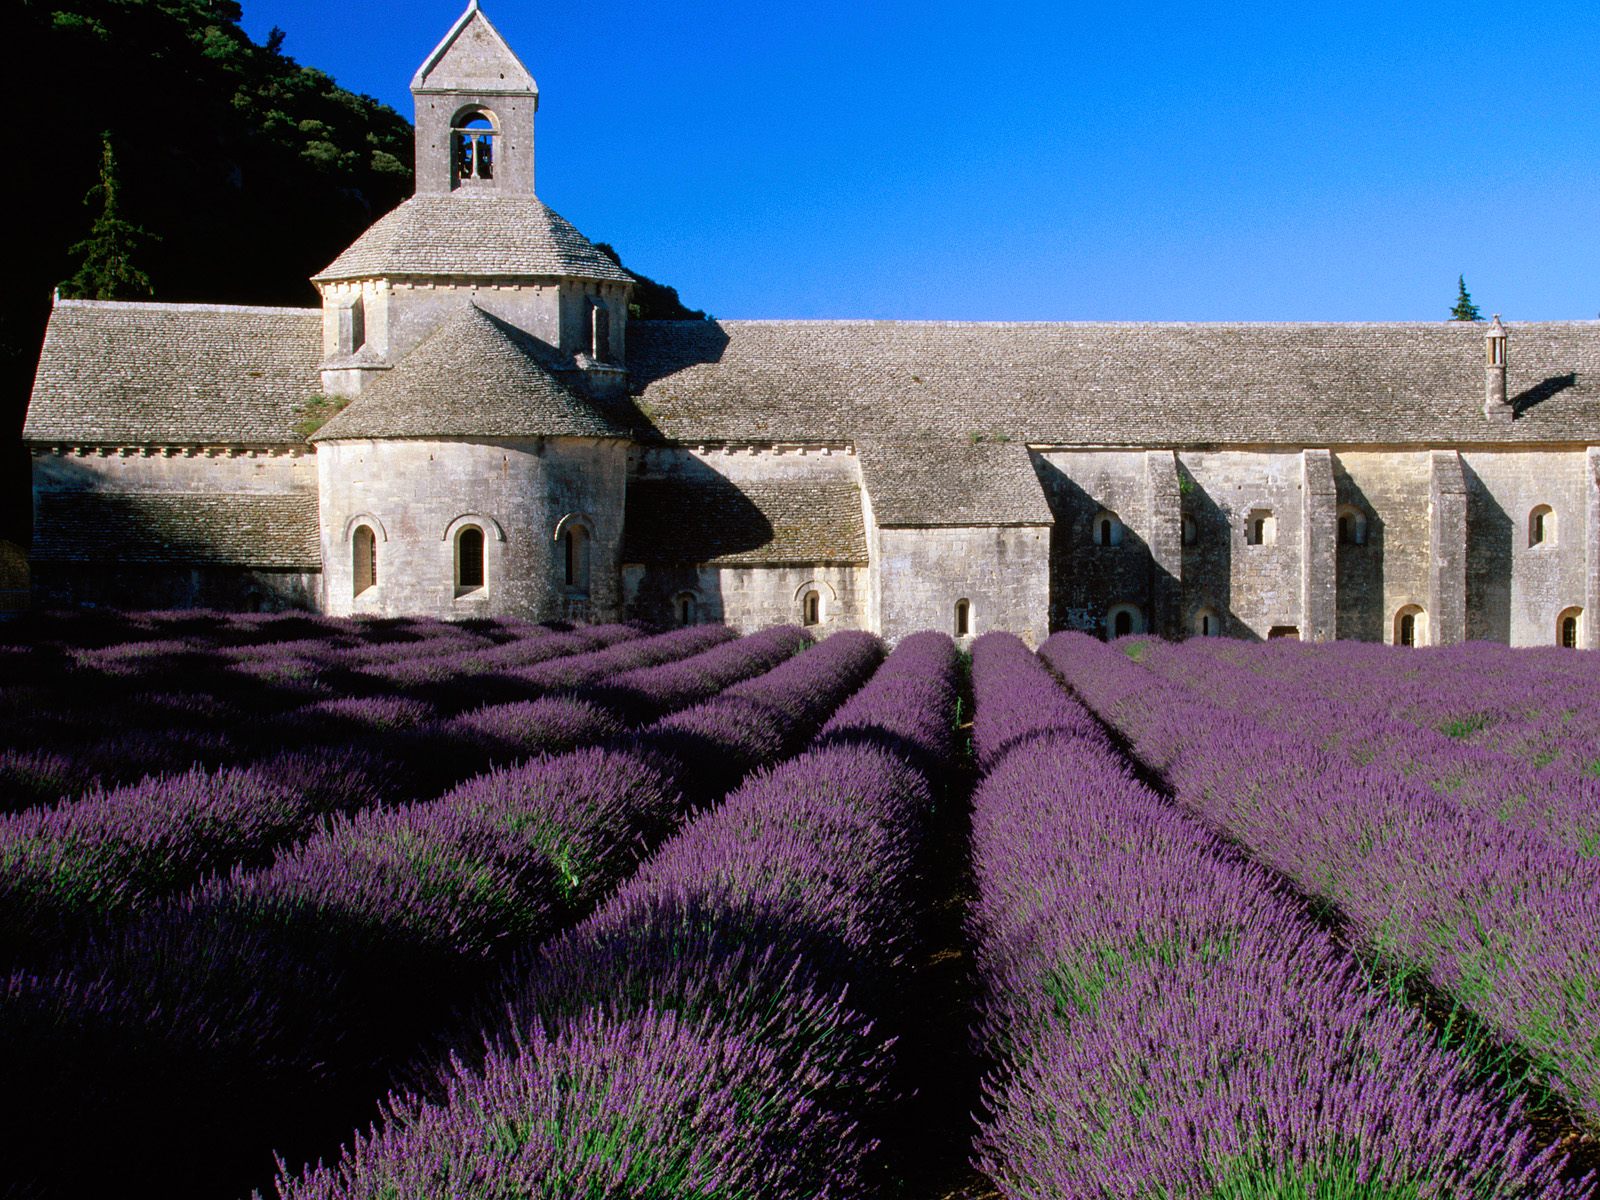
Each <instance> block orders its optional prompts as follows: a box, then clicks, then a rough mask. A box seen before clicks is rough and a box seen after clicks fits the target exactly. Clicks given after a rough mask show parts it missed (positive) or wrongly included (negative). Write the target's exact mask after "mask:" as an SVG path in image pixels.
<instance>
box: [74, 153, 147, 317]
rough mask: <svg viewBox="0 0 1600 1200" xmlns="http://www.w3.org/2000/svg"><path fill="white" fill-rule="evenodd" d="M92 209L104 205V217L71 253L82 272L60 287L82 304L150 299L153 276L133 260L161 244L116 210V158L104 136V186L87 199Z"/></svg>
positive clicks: (90, 228) (84, 199)
mask: <svg viewBox="0 0 1600 1200" xmlns="http://www.w3.org/2000/svg"><path fill="white" fill-rule="evenodd" d="M83 202H84V203H85V204H87V205H91V206H92V205H94V204H95V203H96V202H98V203H99V205H100V215H99V216H97V217H96V218H95V219H94V224H93V225H92V226H90V227H89V236H88V237H86V238H84V239H83V240H82V241H80V242H77V243H76V244H74V245H73V246H72V248H71V249H70V250H69V251H68V253H69V254H71V255H72V257H73V258H77V259H80V260H81V261H80V262H79V264H78V270H77V272H76V274H74V275H73V276H72V278H71V279H69V280H67V281H66V282H65V283H63V284H62V285H61V291H62V294H63V295H67V296H76V297H78V298H79V299H83V300H123V299H126V298H128V297H130V296H148V295H151V294H152V293H153V292H154V290H155V289H154V288H152V287H151V285H150V276H148V275H146V274H145V273H144V272H143V271H141V270H140V269H139V268H138V267H137V266H135V265H134V262H133V259H134V256H135V254H137V252H138V250H139V247H140V246H141V245H142V244H144V243H147V242H150V241H158V240H160V239H158V238H156V237H155V235H154V234H152V233H150V232H148V231H147V230H145V229H142V228H140V227H139V226H138V225H135V224H134V223H133V222H131V221H127V220H124V219H123V217H122V215H121V213H120V212H119V211H118V210H117V158H116V155H115V154H114V153H113V152H112V149H111V135H110V134H109V133H103V134H101V135H100V182H99V183H97V184H95V185H94V186H93V187H92V188H90V189H89V194H88V195H87V196H85V197H84V198H83Z"/></svg>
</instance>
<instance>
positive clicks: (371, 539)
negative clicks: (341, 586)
mask: <svg viewBox="0 0 1600 1200" xmlns="http://www.w3.org/2000/svg"><path fill="white" fill-rule="evenodd" d="M350 566H351V574H352V576H353V580H352V582H353V585H354V594H355V595H357V596H359V595H361V593H362V592H364V591H366V590H367V589H368V588H373V587H377V586H378V539H377V536H376V535H375V534H374V533H373V532H372V527H371V526H370V525H357V526H356V531H355V534H354V536H353V537H352V538H351V539H350Z"/></svg>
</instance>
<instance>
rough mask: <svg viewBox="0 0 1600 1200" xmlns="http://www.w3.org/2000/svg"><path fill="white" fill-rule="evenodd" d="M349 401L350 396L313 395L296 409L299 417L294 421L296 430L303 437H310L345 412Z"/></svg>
mask: <svg viewBox="0 0 1600 1200" xmlns="http://www.w3.org/2000/svg"><path fill="white" fill-rule="evenodd" d="M349 403H350V397H348V396H312V397H311V398H310V399H309V400H307V401H306V402H305V403H304V404H302V405H300V407H299V408H297V409H295V416H296V417H298V418H299V419H298V420H297V421H295V423H294V431H295V432H296V433H298V434H299V435H300V436H301V437H304V438H308V437H310V436H311V435H312V434H313V433H315V432H316V431H317V430H319V429H321V428H322V427H323V426H324V425H326V424H327V423H328V422H329V421H331V420H333V418H334V417H336V416H338V415H339V414H340V413H341V412H343V411H344V409H345V406H346V405H347V404H349Z"/></svg>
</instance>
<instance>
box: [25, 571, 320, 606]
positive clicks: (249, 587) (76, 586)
mask: <svg viewBox="0 0 1600 1200" xmlns="http://www.w3.org/2000/svg"><path fill="white" fill-rule="evenodd" d="M32 574H33V603H34V605H35V607H40V608H68V607H73V606H77V605H83V606H86V607H96V606H100V607H105V608H123V609H132V610H138V609H169V608H215V609H221V610H223V611H232V612H278V611H280V610H283V609H290V608H301V609H310V610H313V611H314V610H315V609H316V608H317V607H318V605H319V602H320V597H321V591H322V576H321V575H320V574H318V573H317V572H314V571H310V572H308V571H272V570H265V569H262V568H252V567H214V566H204V567H179V566H154V565H152V566H144V565H130V564H119V565H117V566H116V567H115V568H112V569H109V570H108V569H107V568H106V567H105V566H104V565H102V564H96V563H55V562H41V563H34V564H33V572H32Z"/></svg>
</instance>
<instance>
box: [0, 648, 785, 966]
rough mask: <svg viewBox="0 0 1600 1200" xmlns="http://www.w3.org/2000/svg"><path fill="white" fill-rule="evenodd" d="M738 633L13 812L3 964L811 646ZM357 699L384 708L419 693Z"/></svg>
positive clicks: (624, 655)
mask: <svg viewBox="0 0 1600 1200" xmlns="http://www.w3.org/2000/svg"><path fill="white" fill-rule="evenodd" d="M731 638H732V634H731V633H730V632H728V631H727V630H725V629H720V628H717V629H713V628H710V627H707V628H704V629H699V630H694V629H691V630H678V631H674V632H673V633H670V634H663V635H660V636H658V637H639V638H634V639H631V640H628V641H626V642H623V643H621V644H618V645H613V646H611V647H609V648H606V649H603V650H596V651H591V652H589V653H587V654H574V655H570V656H567V657H563V658H559V659H554V660H551V661H548V662H546V663H544V664H542V667H541V668H540V670H541V675H540V679H539V683H537V684H535V683H532V682H530V683H529V684H528V689H529V694H531V695H532V694H537V691H538V689H539V688H541V687H543V688H551V689H554V688H561V687H579V686H581V685H583V684H585V683H587V684H589V686H588V687H587V688H586V689H585V690H583V691H580V692H577V693H575V694H574V693H563V694H558V695H549V696H545V697H543V698H540V699H536V700H524V701H518V702H515V703H512V704H502V705H496V706H491V707H487V708H483V709H478V710H475V711H473V712H469V713H467V714H464V715H463V716H461V717H458V718H456V719H455V720H453V721H450V722H442V723H441V722H436V723H433V724H421V725H419V724H411V725H404V724H398V723H397V724H396V725H395V726H394V727H392V728H390V729H388V730H386V731H382V732H380V731H379V730H377V729H376V728H374V727H373V725H372V724H371V723H370V722H369V723H360V722H356V721H355V720H353V719H352V720H350V721H346V722H340V721H338V720H335V719H333V718H332V715H331V714H330V712H329V711H328V710H334V709H338V708H339V707H340V705H342V704H343V703H345V702H339V701H335V702H330V703H328V704H326V705H319V706H316V707H317V708H318V709H321V710H322V711H321V712H318V713H317V715H316V716H317V719H316V720H312V719H310V718H307V717H306V716H305V715H304V714H303V713H297V714H295V719H294V720H292V721H288V722H279V723H276V724H271V723H269V724H268V726H267V729H266V731H265V733H264V734H263V733H262V732H261V731H257V732H256V733H254V734H252V733H249V732H246V731H242V730H241V731H239V732H238V734H237V736H238V738H239V740H240V741H241V742H247V741H249V740H250V739H251V738H252V737H255V736H265V737H269V738H272V739H281V740H282V741H283V742H286V743H288V744H289V745H291V746H293V747H294V748H293V749H289V750H277V751H274V752H272V753H270V754H269V755H267V756H266V757H265V758H263V759H258V760H256V761H255V762H253V763H252V764H251V765H248V766H244V767H228V768H221V769H219V770H216V771H206V770H204V769H201V768H194V769H191V770H188V771H184V772H181V773H176V774H170V775H162V776H155V777H150V778H147V779H145V780H143V781H141V782H140V783H138V784H134V785H128V786H124V787H122V788H117V789H112V790H110V791H104V790H99V789H95V790H92V791H91V792H89V793H88V794H86V795H84V796H82V797H81V798H79V799H76V800H72V801H67V802H63V803H61V804H58V805H55V806H53V807H44V806H40V807H35V808H32V809H29V810H26V811H24V812H21V813H17V814H14V815H11V816H6V817H0V868H3V869H0V961H12V960H14V959H15V958H17V957H18V956H19V955H21V956H24V957H25V956H26V952H27V951H28V950H29V949H30V948H34V947H38V946H41V945H52V944H59V943H60V942H61V941H62V940H63V938H65V937H68V936H71V935H74V934H79V933H82V932H83V931H84V930H85V927H86V926H87V925H89V924H92V923H97V922H101V921H104V920H105V919H107V918H110V917H113V916H116V915H118V914H122V913H126V912H129V911H133V910H136V909H138V908H139V907H140V906H142V905H145V904H147V903H149V902H150V901H151V900H152V899H155V898H158V897H160V896H162V895H166V894H169V893H171V892H174V891H176V890H178V889H181V888H183V887H187V886H189V885H191V884H192V883H194V882H195V881H196V880H198V879H200V878H201V877H202V876H204V875H205V874H207V873H211V872H215V871H218V870H225V869H228V868H230V867H233V866H250V865H256V864H260V863H264V862H266V861H268V860H269V859H270V858H271V856H272V855H273V853H274V852H275V851H277V850H278V849H279V848H280V847H282V846H284V845H286V844H291V843H293V842H295V841H298V840H299V839H301V838H303V837H305V836H306V835H307V834H308V833H310V832H311V831H313V830H314V829H316V828H317V827H318V826H320V825H321V824H323V823H324V822H325V821H326V820H327V819H328V818H329V817H331V816H334V815H340V814H343V815H349V814H353V813H357V812H360V811H362V810H364V809H366V808H368V807H373V806H377V805H379V804H383V803H393V802H396V801H400V800H403V799H405V798H406V797H408V796H416V795H436V794H438V793H439V792H441V791H443V790H444V789H445V788H447V787H448V786H450V785H451V784H453V783H456V782H459V781H460V780H461V779H463V778H466V777H470V776H473V775H477V774H481V773H483V772H485V771H488V770H491V769H492V768H493V767H494V764H495V762H496V761H500V762H505V763H512V762H516V761H520V760H523V759H526V758H527V757H529V756H530V755H534V754H537V753H552V752H557V751H560V750H564V749H568V748H571V747H574V746H578V745H583V744H589V743H593V742H597V741H599V740H601V739H603V738H607V737H614V736H617V735H619V734H621V733H622V731H623V729H624V728H625V725H624V722H625V721H626V722H630V723H631V722H633V721H636V720H638V719H639V718H641V717H644V716H648V715H651V714H654V713H658V712H664V711H671V710H672V709H676V708H680V707H682V706H683V705H685V704H689V703H693V702H694V701H697V700H702V699H705V698H706V697H709V696H711V695H713V694H715V693H716V692H718V691H720V690H721V689H722V688H724V687H726V686H728V685H729V684H732V683H735V682H737V681H738V680H740V679H743V678H746V677H748V676H750V675H752V674H755V673H757V672H760V671H763V670H766V669H768V668H770V667H772V666H774V665H776V664H777V663H778V662H780V661H782V660H783V659H784V658H786V657H787V656H789V655H790V654H793V653H794V652H795V651H796V650H798V649H799V648H800V647H801V646H803V645H805V644H806V643H807V641H808V638H807V636H806V635H805V634H804V633H803V632H802V631H800V630H797V629H794V628H792V627H778V628H774V629H770V630H767V631H764V632H763V633H759V634H756V635H753V636H752V637H749V638H745V639H741V640H730V639H731ZM707 646H710V647H711V648H710V649H705V647H707ZM696 651H699V653H696ZM663 660H666V661H663ZM641 663H645V664H650V663H653V664H655V665H653V666H650V665H646V666H640V665H638V664H641ZM629 667H633V669H632V670H629V669H628V668H629ZM618 672H620V674H619V673H618ZM354 703H357V704H360V705H362V706H364V708H365V709H366V710H367V712H368V714H369V715H370V714H371V713H373V712H378V713H381V712H383V711H385V710H389V709H393V708H395V707H397V706H398V707H403V706H405V705H406V704H408V703H413V702H409V701H405V700H379V699H373V700H366V701H358V702H354Z"/></svg>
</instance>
